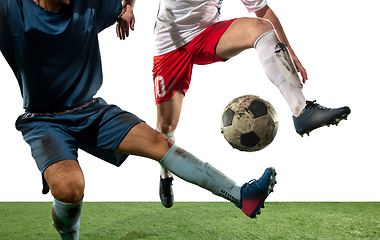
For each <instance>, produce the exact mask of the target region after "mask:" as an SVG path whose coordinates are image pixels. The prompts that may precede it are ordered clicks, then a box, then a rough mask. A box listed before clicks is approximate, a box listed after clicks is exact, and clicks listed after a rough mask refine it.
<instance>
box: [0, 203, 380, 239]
mask: <svg viewBox="0 0 380 240" xmlns="http://www.w3.org/2000/svg"><path fill="white" fill-rule="evenodd" d="M50 213H51V203H46V202H41V203H13V202H9V203H8V202H3V203H0V239H2V240H3V239H12V240H15V239H59V237H58V234H57V233H56V231H55V229H54V228H53V227H52V225H51V215H50ZM80 235H81V239H118V240H121V239H124V240H126V239H176V240H177V239H223V240H226V239H334V240H335V239H380V202H370V203H354V202H344V203H331V202H329V203H322V202H320V203H319V202H318V203H294V202H269V203H266V208H265V209H264V210H263V213H262V214H261V215H260V216H259V217H258V218H257V219H250V218H248V217H246V216H245V215H244V214H243V213H242V212H241V211H240V210H239V209H237V208H236V207H234V206H233V204H231V203H225V202H223V203H221V202H213V203H207V202H206V203H194V202H188V203H184V202H177V203H175V204H174V206H173V207H172V208H170V209H166V208H164V207H162V206H161V203H158V202H155V203H146V202H144V203H138V202H122V203H88V202H85V203H84V204H83V210H82V218H81V234H80Z"/></svg>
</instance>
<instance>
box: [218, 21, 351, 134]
mask: <svg viewBox="0 0 380 240" xmlns="http://www.w3.org/2000/svg"><path fill="white" fill-rule="evenodd" d="M253 47H254V48H256V50H257V54H258V57H259V59H260V61H261V63H262V65H263V68H264V71H265V73H266V74H267V76H268V78H269V79H270V80H271V81H272V83H273V84H275V85H276V86H277V88H278V89H279V90H280V91H281V93H282V95H283V96H284V98H285V100H286V101H287V103H288V105H289V107H290V109H291V111H292V114H293V118H294V126H295V128H296V131H297V132H298V133H299V134H300V135H303V134H304V133H309V132H310V131H312V130H313V129H316V128H318V127H321V126H323V125H329V124H337V123H338V122H339V121H340V120H341V119H343V118H346V116H347V115H348V114H349V113H350V109H349V108H348V107H342V108H337V109H331V108H325V107H322V106H320V105H318V104H316V103H314V102H310V101H306V99H305V97H304V95H303V92H302V88H303V85H302V82H301V79H300V78H299V76H298V72H297V70H296V68H295V66H294V63H293V60H292V59H291V57H290V54H289V52H288V49H287V48H286V46H285V45H284V44H283V43H281V42H280V40H279V38H278V36H277V34H276V32H275V30H274V29H273V26H272V24H271V23H270V22H268V21H267V20H264V19H260V18H241V19H236V20H235V21H234V22H233V23H232V24H231V25H230V27H229V28H228V29H227V30H226V32H225V33H224V35H223V36H222V37H221V39H220V41H219V43H218V45H217V47H216V50H215V51H216V54H217V55H218V56H219V57H221V58H230V57H233V56H235V55H236V54H238V53H240V52H242V51H243V50H245V49H248V48H253Z"/></svg>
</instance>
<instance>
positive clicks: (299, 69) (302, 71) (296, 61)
mask: <svg viewBox="0 0 380 240" xmlns="http://www.w3.org/2000/svg"><path fill="white" fill-rule="evenodd" d="M291 56H292V59H293V62H294V65H295V66H296V69H297V72H299V73H300V74H301V77H302V82H303V83H305V82H306V80H307V73H306V69H305V68H304V67H303V66H302V64H301V62H300V60H299V59H298V58H297V56H296V55H295V54H294V53H291Z"/></svg>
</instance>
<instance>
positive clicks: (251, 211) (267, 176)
mask: <svg viewBox="0 0 380 240" xmlns="http://www.w3.org/2000/svg"><path fill="white" fill-rule="evenodd" d="M276 175H277V173H276V170H275V169H274V168H271V167H270V168H267V169H266V170H265V172H264V174H263V175H262V176H261V178H260V179H259V180H256V179H253V180H251V181H249V182H247V183H245V184H244V185H243V186H242V187H241V189H240V194H241V199H240V203H239V204H236V207H238V208H240V209H241V210H242V211H243V212H244V213H245V215H247V216H248V217H250V218H256V217H257V215H258V214H260V213H261V208H264V201H265V199H266V198H267V197H268V196H269V194H270V193H271V192H273V188H274V185H275V184H276V183H277V182H276Z"/></svg>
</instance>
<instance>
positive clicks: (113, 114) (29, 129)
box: [16, 98, 142, 173]
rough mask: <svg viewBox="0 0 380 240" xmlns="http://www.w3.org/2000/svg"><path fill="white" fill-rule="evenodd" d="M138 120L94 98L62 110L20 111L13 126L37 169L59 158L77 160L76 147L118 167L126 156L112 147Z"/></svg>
mask: <svg viewBox="0 0 380 240" xmlns="http://www.w3.org/2000/svg"><path fill="white" fill-rule="evenodd" d="M140 122H142V120H141V119H139V118H138V117H137V116H135V115H134V114H132V113H129V112H126V111H123V110H121V109H120V108H119V107H117V106H115V105H108V104H107V103H106V102H105V101H104V100H103V99H101V98H97V99H93V100H92V101H91V102H89V103H87V104H85V105H83V106H80V107H78V108H76V109H72V110H69V111H66V112H62V113H53V114H51V113H49V114H40V113H36V114H33V113H26V114H23V115H21V116H20V117H19V118H18V119H17V121H16V128H17V130H19V131H21V132H22V134H23V137H24V140H25V141H26V142H27V143H28V144H29V145H30V147H31V149H32V155H33V157H34V159H35V160H36V163H37V166H38V169H39V170H40V171H41V173H43V172H44V171H45V169H46V168H47V167H49V166H50V165H52V164H54V163H56V162H59V161H61V160H65V159H74V160H78V149H82V150H84V151H86V152H88V153H90V154H92V155H94V156H96V157H98V158H101V159H103V160H105V161H107V162H109V163H111V164H113V165H116V166H120V165H121V164H122V163H123V162H124V160H125V159H126V158H127V157H128V155H124V154H118V153H115V152H114V150H115V148H116V147H117V146H118V145H119V143H120V142H121V141H122V140H123V138H124V137H125V136H126V135H127V133H128V132H129V131H130V130H131V129H132V128H133V127H134V126H135V125H136V124H138V123H140Z"/></svg>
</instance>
